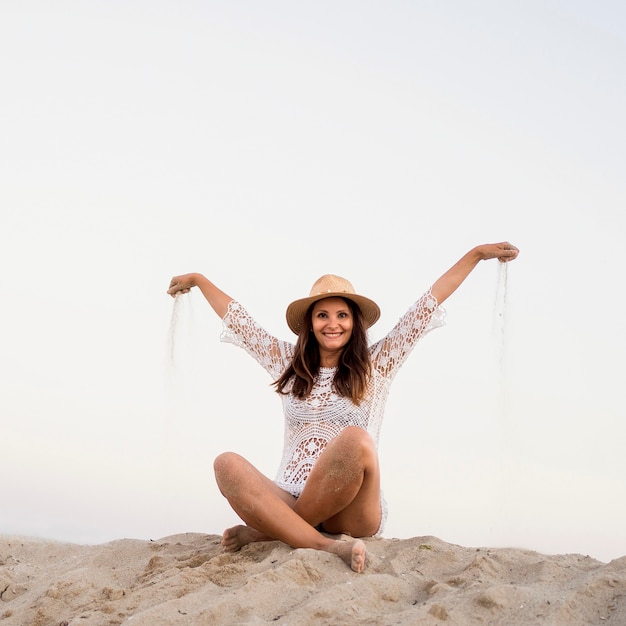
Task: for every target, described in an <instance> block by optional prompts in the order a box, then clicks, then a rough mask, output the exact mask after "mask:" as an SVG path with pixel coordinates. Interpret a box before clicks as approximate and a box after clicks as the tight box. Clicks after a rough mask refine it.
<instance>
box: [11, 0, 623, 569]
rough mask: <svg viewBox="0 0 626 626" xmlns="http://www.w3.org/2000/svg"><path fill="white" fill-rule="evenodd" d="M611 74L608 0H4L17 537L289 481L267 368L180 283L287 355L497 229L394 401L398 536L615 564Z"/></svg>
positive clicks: (615, 197)
mask: <svg viewBox="0 0 626 626" xmlns="http://www.w3.org/2000/svg"><path fill="white" fill-rule="evenodd" d="M624 76H626V8H625V5H624V4H623V3H621V2H618V1H617V0H615V1H608V0H600V1H594V2H591V1H590V0H588V1H587V2H583V1H571V0H570V1H567V2H565V0H563V1H558V0H542V1H541V2H539V1H532V0H531V1H525V2H496V1H495V0H494V1H492V2H488V1H485V0H480V1H478V2H472V3H468V2H460V1H451V2H446V3H442V2H421V1H415V2H406V1H399V0H391V1H387V2H368V1H365V2H363V1H359V2H356V1H350V2H348V1H345V2H342V1H339V2H336V1H335V2H327V1H322V2H315V3H304V2H287V1H286V0H285V1H282V2H280V1H277V0H268V1H267V2H263V3H259V2H253V1H251V0H250V1H245V2H244V1H239V0H235V1H233V2H228V3H226V2H223V3H218V2H211V1H207V2H191V1H187V0H179V1H176V2H173V1H171V0H163V1H160V2H147V1H136V2H121V1H119V2H116V1H111V0H106V1H100V2H97V1H89V2H79V1H75V2H66V1H58V2H55V3H50V2H43V1H39V2H37V1H32V2H22V1H17V0H4V1H3V2H2V3H1V4H0V79H1V84H2V97H1V98H0V137H1V140H0V172H1V175H2V184H1V185H0V237H1V240H0V261H1V263H2V267H3V268H4V269H5V288H4V292H3V293H4V297H3V307H2V309H3V316H2V324H1V326H0V328H1V330H0V346H1V347H2V359H1V361H0V363H1V365H0V367H1V371H0V426H1V433H2V439H1V440H0V441H1V443H2V454H1V455H0V472H1V475H2V477H3V478H2V481H1V486H0V502H1V504H0V533H2V534H21V535H28V536H40V537H47V538H52V539H60V540H63V541H74V542H79V543H99V542H102V541H109V540H112V539H119V538H122V537H133V538H140V539H148V538H152V539H158V538H160V537H164V536H166V535H168V534H175V533H181V532H188V531H189V532H206V533H210V534H220V533H221V532H222V530H223V529H224V528H225V527H227V526H230V525H233V524H235V523H237V518H236V516H235V515H234V513H232V512H231V510H230V508H229V506H228V504H227V502H226V501H225V500H224V499H223V498H222V496H221V495H220V494H219V492H218V491H217V488H216V486H215V481H214V477H213V471H212V461H213V458H214V457H215V456H217V454H219V453H220V452H222V451H224V450H235V451H237V452H239V453H241V454H243V455H244V456H246V457H247V458H248V459H250V460H251V461H252V462H253V463H255V464H256V465H257V467H259V469H261V470H262V471H264V472H265V473H266V474H267V475H269V476H270V477H273V476H274V473H275V472H276V469H277V467H278V462H279V460H280V452H281V446H282V415H281V410H280V402H279V399H278V397H277V396H276V395H275V394H274V393H273V391H272V389H271V388H270V387H269V384H270V382H271V380H270V379H269V378H268V377H267V375H266V374H265V372H264V371H263V370H262V369H261V368H260V367H259V366H258V365H257V364H256V363H255V362H254V361H252V359H251V358H250V357H248V356H247V355H246V354H245V353H244V352H243V351H242V350H239V349H237V348H236V347H234V346H232V345H228V344H223V343H220V341H219V335H220V331H221V322H220V320H219V319H218V318H217V317H216V316H215V315H214V314H213V312H212V311H211V310H210V309H209V307H208V306H207V305H206V303H205V302H204V301H203V299H202V297H201V295H200V294H199V293H192V294H190V295H189V296H186V297H185V298H183V299H181V300H178V301H177V302H176V310H175V309H174V301H173V300H172V299H171V298H170V297H169V296H167V295H166V294H165V291H166V289H167V286H168V283H169V280H170V278H171V276H173V275H175V274H179V273H184V272H191V271H197V272H202V273H204V274H206V275H207V276H208V277H209V278H210V279H212V280H213V281H214V282H216V283H217V284H218V285H219V286H220V287H222V288H223V289H224V290H225V291H226V292H227V293H229V294H230V295H231V296H233V297H235V298H236V299H238V300H239V301H240V302H242V303H243V304H244V305H245V306H246V307H247V308H248V309H249V310H250V312H251V313H252V314H253V315H254V316H255V317H256V318H257V320H258V321H259V322H260V323H261V324H263V325H264V326H265V327H266V328H267V329H268V330H270V331H271V332H272V333H274V334H276V335H277V336H279V337H281V338H284V339H291V338H292V335H291V334H290V331H289V329H288V328H287V325H286V323H285V321H284V311H285V307H286V305H287V304H288V303H289V302H290V301H291V300H293V299H295V298H299V297H302V296H305V295H307V294H308V291H309V289H310V286H311V284H312V283H313V281H314V280H315V279H316V278H317V277H318V276H320V275H321V274H323V273H327V272H332V273H336V274H340V275H342V276H346V277H347V278H349V279H350V280H351V281H352V282H353V283H354V285H355V287H356V289H357V290H358V291H359V292H361V293H364V294H365V295H367V296H369V297H371V298H372V299H374V300H376V301H377V302H378V303H379V305H380V306H381V308H382V317H381V319H380V321H379V322H378V323H377V324H376V326H374V327H373V329H372V331H371V333H370V338H371V339H372V340H376V339H378V338H379V337H381V336H382V335H384V334H385V333H386V332H387V331H388V330H389V329H390V328H391V327H392V326H393V324H394V323H395V321H396V320H397V318H398V317H399V316H400V315H401V314H402V313H404V311H405V310H406V309H407V308H408V306H409V305H410V304H411V303H412V302H413V301H414V300H415V299H416V298H417V297H418V296H419V295H421V293H423V292H424V291H425V290H426V289H427V288H428V287H429V285H430V284H431V283H432V282H433V281H434V280H435V279H436V278H437V277H438V276H439V275H440V274H441V273H443V272H444V271H445V270H446V269H447V268H448V267H449V266H450V265H452V264H453V263H454V262H455V261H456V260H457V259H458V258H459V257H460V256H461V255H462V254H464V253H465V252H466V251H467V250H468V249H470V248H471V247H473V246H474V245H476V244H479V243H484V242H492V241H501V240H505V239H506V240H509V241H511V242H513V243H515V244H516V245H517V246H518V247H519V248H520V249H521V254H520V257H519V259H518V260H517V261H515V262H514V263H513V264H511V265H510V266H508V268H507V272H506V289H505V293H504V294H503V292H502V289H503V285H504V278H505V276H504V273H503V272H502V270H501V268H499V266H498V264H497V263H495V262H490V263H484V264H481V265H480V266H479V267H478V268H477V269H476V271H475V272H474V273H473V274H472V275H471V276H470V277H469V279H468V280H467V281H466V283H465V284H464V285H463V286H462V287H461V289H460V290H459V291H458V292H457V293H456V294H454V295H453V296H452V298H451V299H450V300H449V301H448V302H446V305H445V306H446V309H447V311H448V316H447V324H446V326H445V327H444V328H441V329H438V330H436V331H434V332H433V333H432V334H430V335H428V336H427V337H425V338H424V339H423V340H422V342H421V343H420V344H419V345H418V346H417V348H416V349H415V351H414V353H413V354H412V355H411V357H410V359H409V360H408V361H407V363H406V364H405V366H404V367H403V369H402V370H401V372H400V373H399V375H398V377H397V378H396V380H395V382H394V384H393V386H392V390H391V396H390V400H389V403H388V406H387V414H386V419H385V422H384V424H383V428H382V434H381V444H380V457H381V466H382V481H383V489H384V491H385V494H386V496H387V500H388V501H389V508H390V513H389V520H388V524H387V528H386V531H385V533H384V535H385V536H386V537H399V538H406V537H415V536H423V535H435V536H437V537H439V538H440V539H443V540H444V541H449V542H452V543H457V544H462V545H466V546H494V547H495V546H513V547H523V548H528V549H532V550H538V551H541V552H546V553H565V552H579V553H583V554H589V555H591V556H594V557H595V558H598V559H600V560H604V561H608V560H610V559H612V558H615V557H619V556H622V555H625V554H626V535H625V534H624V532H623V529H624V527H626V454H624V449H625V445H626V419H625V418H626V410H625V409H624V402H623V398H622V395H623V385H624V383H623V380H624V366H623V362H622V359H623V355H624V353H625V352H626V331H625V329H624V324H623V322H622V318H623V316H624V298H623V295H622V293H621V291H622V288H623V282H624V281H623V276H622V272H621V271H620V270H621V266H622V265H623V255H622V253H621V250H622V248H623V241H622V240H623V225H622V223H623V215H624V208H625V206H626V178H625V176H624V172H625V171H626V147H625V146H626V126H625V125H624V122H623V115H624V110H626V84H625V82H626V81H624ZM504 296H506V298H504ZM503 300H506V302H505V303H503ZM174 313H176V316H175V317H176V319H175V323H174V322H173V320H174Z"/></svg>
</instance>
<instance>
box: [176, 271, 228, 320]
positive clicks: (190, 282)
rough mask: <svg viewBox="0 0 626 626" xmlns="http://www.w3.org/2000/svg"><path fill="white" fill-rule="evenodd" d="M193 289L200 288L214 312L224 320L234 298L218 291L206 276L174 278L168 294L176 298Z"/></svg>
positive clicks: (191, 275) (185, 275) (194, 275)
mask: <svg viewBox="0 0 626 626" xmlns="http://www.w3.org/2000/svg"><path fill="white" fill-rule="evenodd" d="M192 287H198V289H200V291H201V292H202V295H203V296H204V297H205V298H206V300H207V302H208V303H209V304H210V305H211V307H212V308H213V310H214V311H215V312H216V313H217V314H218V315H219V316H220V318H223V317H224V316H225V315H226V312H227V311H228V304H229V302H230V301H231V300H232V298H231V297H230V296H229V295H227V294H225V293H224V292H223V291H222V290H221V289H218V288H217V287H216V286H215V285H214V284H213V283H212V282H211V281H210V280H209V279H208V278H206V276H203V275H202V274H196V273H192V274H182V275H181V276H174V278H172V280H171V281H170V288H169V289H168V290H167V293H169V294H170V296H172V298H175V297H176V296H177V295H178V294H179V293H189V292H190V291H191V288H192Z"/></svg>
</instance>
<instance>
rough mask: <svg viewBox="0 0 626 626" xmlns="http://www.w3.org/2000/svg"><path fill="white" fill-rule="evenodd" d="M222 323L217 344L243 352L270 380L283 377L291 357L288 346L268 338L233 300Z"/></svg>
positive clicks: (263, 330) (274, 338)
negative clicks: (231, 346)
mask: <svg viewBox="0 0 626 626" xmlns="http://www.w3.org/2000/svg"><path fill="white" fill-rule="evenodd" d="M222 322H223V326H224V327H223V330H222V334H221V336H220V339H221V341H223V342H224V343H232V344H235V345H236V346H239V347H240V348H244V349H245V350H246V352H247V353H248V354H250V355H251V356H253V357H254V358H255V359H256V361H258V363H260V364H261V366H262V367H263V368H264V369H265V370H266V371H267V372H269V373H270V374H271V376H272V377H273V378H274V379H276V378H278V377H279V376H280V375H281V374H282V373H283V370H284V369H285V368H286V367H287V365H288V364H289V362H290V361H291V358H292V356H293V346H292V344H290V343H287V342H285V341H280V340H278V339H276V337H274V336H272V335H270V334H269V333H268V332H267V331H266V330H265V329H264V328H262V327H261V326H259V324H257V323H256V322H255V321H254V319H253V318H252V316H251V315H250V314H249V313H248V311H246V309H245V308H244V307H243V306H242V305H241V304H239V302H237V301H236V300H231V301H230V303H229V304H228V310H227V311H226V315H225V316H224V319H223V320H222Z"/></svg>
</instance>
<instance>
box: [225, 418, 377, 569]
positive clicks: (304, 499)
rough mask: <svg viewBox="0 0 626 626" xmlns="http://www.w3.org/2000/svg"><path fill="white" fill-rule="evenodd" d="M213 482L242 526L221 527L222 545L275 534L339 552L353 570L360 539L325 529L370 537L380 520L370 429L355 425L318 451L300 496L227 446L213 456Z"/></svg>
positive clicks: (358, 563) (361, 549) (360, 555)
mask: <svg viewBox="0 0 626 626" xmlns="http://www.w3.org/2000/svg"><path fill="white" fill-rule="evenodd" d="M214 467H215V477H216V479H217V484H218V487H219V489H220V491H221V492H222V494H223V495H224V496H225V497H226V499H227V500H228V502H229V503H230V505H231V506H232V508H233V509H234V511H235V512H236V513H237V515H239V517H240V518H241V519H242V520H243V521H244V522H245V523H246V526H234V527H233V528H229V529H227V530H226V531H225V532H224V535H223V539H222V544H223V546H224V547H225V549H226V550H229V551H235V550H239V549H240V548H241V547H242V546H244V545H246V544H247V543H251V542H253V541H269V540H272V539H278V540H280V541H283V542H284V543H286V544H288V545H290V546H292V547H293V548H315V549H317V550H324V551H326V552H333V553H335V554H337V555H339V556H340V557H341V558H342V559H343V560H344V561H345V562H346V563H348V565H350V566H351V567H352V569H353V570H354V571H356V572H360V571H362V570H363V567H364V565H365V544H364V543H363V542H362V541H360V540H359V539H353V540H352V541H339V540H334V539H330V538H328V537H326V536H324V535H322V534H321V533H320V532H318V531H317V530H316V529H315V527H316V526H318V525H319V524H320V523H322V524H323V527H324V530H326V531H327V532H328V533H332V534H339V533H347V534H350V535H352V537H368V536H371V535H373V534H375V533H376V531H377V530H378V528H379V526H380V520H381V509H380V472H379V467H378V454H377V452H376V448H375V446H374V442H373V441H372V438H371V437H370V435H369V434H368V433H367V432H366V431H365V430H363V429H362V428H358V427H356V426H350V427H348V428H346V429H344V430H343V431H342V432H341V433H340V434H339V435H338V436H337V437H336V438H335V439H333V440H332V441H330V442H329V443H328V445H327V446H326V448H324V450H323V452H322V453H321V454H320V456H319V458H318V460H317V462H316V463H315V466H314V467H313V469H312V470H311V473H310V475H309V477H308V479H307V481H306V485H305V487H304V490H303V491H302V494H301V495H300V497H299V498H298V499H296V498H294V497H293V496H292V495H291V494H289V493H287V492H286V491H283V490H282V489H280V488H279V487H278V486H276V485H275V484H274V483H273V482H272V481H271V480H269V478H267V477H266V476H264V475H263V474H261V472H259V471H258V470H257V469H256V468H255V467H254V466H253V465H251V464H250V463H249V462H248V461H246V459H244V458H243V457H241V456H239V455H238V454H235V453H233V452H225V453H224V454H221V455H220V456H218V457H217V459H215V463H214Z"/></svg>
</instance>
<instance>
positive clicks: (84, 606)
mask: <svg viewBox="0 0 626 626" xmlns="http://www.w3.org/2000/svg"><path fill="white" fill-rule="evenodd" d="M366 544H367V549H368V561H367V566H366V570H365V572H364V573H362V574H355V573H353V572H352V571H351V570H350V569H349V568H348V567H347V566H346V565H345V564H344V563H343V561H341V560H340V559H339V558H338V557H336V556H334V555H332V554H327V553H324V552H317V551H314V550H293V549H291V548H289V547H288V546H286V545H284V544H282V543H280V542H268V543H258V544H251V545H249V546H246V547H245V548H244V549H243V550H241V551H240V552H238V553H235V554H226V553H224V552H223V551H222V549H221V547H220V537H219V536H217V535H202V534H192V533H189V534H182V535H175V536H171V537H165V538H163V539H160V540H158V541H142V540H134V539H122V540H119V541H113V542H110V543H106V544H102V545H95V546H81V545H74V544H67V543H58V542H53V541H46V540H38V539H30V538H24V537H0V594H1V601H0V626H60V625H68V626H70V625H71V626H78V625H81V626H106V625H115V624H128V625H132V626H139V625H141V626H160V625H163V626H165V625H167V626H170V625H172V624H194V625H195V624H207V625H209V624H211V625H220V624H228V625H229V626H231V625H234V624H279V625H286V624H290V625H297V624H328V625H332V626H338V625H342V624H372V625H373V624H376V625H379V624H390V625H391V624H399V625H402V624H405V625H408V624H450V625H458V626H471V625H473V624H483V625H484V624H493V625H506V626H530V625H534V624H549V625H551V626H554V625H564V626H565V625H567V626H576V625H579V624H580V625H581V626H582V625H584V626H589V625H592V624H614V625H624V624H626V557H622V558H620V559H616V560H614V561H612V562H611V563H608V564H606V563H602V562H600V561H597V560H595V559H592V558H590V557H586V556H581V555H577V554H570V555H556V556H548V555H543V554H539V553H537V552H531V551H528V550H520V549H508V548H507V549H489V548H480V549H477V548H466V547H461V546H457V545H453V544H449V543H445V542H443V541H441V540H439V539H436V538H434V537H416V538H413V539H402V540H399V539H369V540H366Z"/></svg>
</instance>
